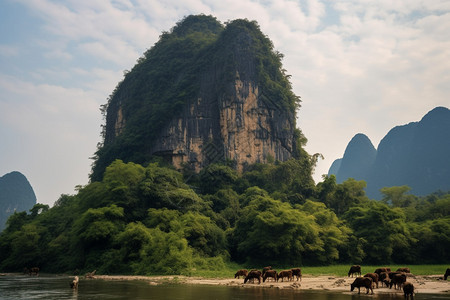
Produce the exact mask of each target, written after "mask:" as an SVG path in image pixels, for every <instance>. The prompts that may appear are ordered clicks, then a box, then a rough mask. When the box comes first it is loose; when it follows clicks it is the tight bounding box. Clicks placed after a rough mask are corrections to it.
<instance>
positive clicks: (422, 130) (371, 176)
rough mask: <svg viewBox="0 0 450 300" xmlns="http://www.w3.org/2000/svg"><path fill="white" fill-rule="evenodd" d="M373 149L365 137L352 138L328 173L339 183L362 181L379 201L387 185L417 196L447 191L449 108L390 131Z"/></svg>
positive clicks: (438, 109)
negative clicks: (381, 192)
mask: <svg viewBox="0 0 450 300" xmlns="http://www.w3.org/2000/svg"><path fill="white" fill-rule="evenodd" d="M372 148H373V145H372V143H371V142H370V140H369V138H368V137H367V136H365V135H364V134H357V135H355V136H354V137H353V138H352V140H351V141H350V142H349V144H348V146H347V148H346V150H345V153H344V157H343V158H342V159H340V160H341V162H340V166H339V163H338V164H335V163H333V165H332V166H331V167H330V171H329V174H335V175H336V179H337V181H338V182H339V183H340V182H342V181H345V180H346V179H348V178H354V179H357V180H365V181H366V182H367V189H366V192H367V195H368V196H369V197H371V198H375V199H380V197H381V195H380V192H379V190H380V189H381V188H383V187H390V186H400V185H408V186H410V187H411V193H413V194H416V195H426V194H430V193H433V192H435V191H438V190H439V189H440V190H443V191H446V190H450V182H449V181H448V178H450V110H449V109H448V108H446V107H436V108H434V109H432V110H431V111H429V112H428V113H427V114H426V115H425V116H424V117H423V118H422V119H421V120H420V121H419V122H411V123H408V124H406V125H399V126H396V127H394V128H392V129H391V130H390V131H389V132H388V133H387V134H386V136H385V137H384V138H383V139H382V140H381V141H380V144H379V146H378V149H377V150H375V148H373V149H372ZM372 155H373V156H372ZM331 171H333V173H332V172H331Z"/></svg>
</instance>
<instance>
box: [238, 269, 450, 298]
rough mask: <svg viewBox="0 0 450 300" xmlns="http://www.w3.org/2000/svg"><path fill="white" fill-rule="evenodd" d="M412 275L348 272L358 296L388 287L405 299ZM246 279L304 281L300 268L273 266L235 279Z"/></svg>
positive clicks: (407, 271)
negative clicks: (286, 268) (398, 291)
mask: <svg viewBox="0 0 450 300" xmlns="http://www.w3.org/2000/svg"><path fill="white" fill-rule="evenodd" d="M409 274H411V270H410V269H409V268H398V269H397V271H391V269H390V268H377V269H376V270H375V271H374V272H373V273H367V274H365V275H364V276H361V266H360V265H354V266H351V267H350V270H349V271H348V277H350V276H351V277H353V276H355V277H356V278H355V281H354V282H353V283H352V284H351V285H350V291H353V290H354V289H355V288H358V294H359V293H360V292H361V288H366V290H367V292H366V294H368V293H369V291H371V292H372V294H373V289H374V288H375V287H376V288H378V287H379V284H381V287H383V285H385V286H386V287H389V288H392V287H394V288H395V289H403V293H404V295H405V298H409V297H411V299H413V297H414V285H413V284H412V283H411V282H408V281H406V279H407V277H408V275H409ZM241 276H242V277H244V283H247V282H250V281H251V282H254V281H255V280H258V283H261V279H262V280H263V282H265V281H266V280H269V279H272V280H273V281H279V280H280V279H281V281H284V280H285V279H286V280H288V281H291V280H294V279H295V278H297V281H298V280H302V270H301V269H300V268H293V269H290V270H283V271H280V272H278V273H277V271H275V270H272V267H271V266H268V267H264V268H263V270H262V271H259V270H251V271H250V272H249V271H247V270H245V269H242V270H239V271H237V272H236V274H235V275H234V278H240V277H241ZM448 276H450V268H448V269H447V270H446V272H445V274H444V280H447V277H448Z"/></svg>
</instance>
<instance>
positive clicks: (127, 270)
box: [0, 160, 450, 275]
mask: <svg viewBox="0 0 450 300" xmlns="http://www.w3.org/2000/svg"><path fill="white" fill-rule="evenodd" d="M300 170H301V162H300V161H297V160H290V161H287V162H275V163H273V164H266V165H255V166H252V168H249V171H247V172H244V173H243V174H238V173H237V172H236V171H235V170H234V169H233V168H231V167H229V166H227V165H211V166H210V167H209V168H208V169H205V170H204V172H201V173H200V174H197V175H192V174H187V173H186V174H182V173H180V172H178V171H176V170H173V169H171V168H168V167H162V166H160V165H158V164H157V163H151V164H149V165H147V166H142V165H139V164H135V163H124V162H122V161H120V160H117V161H115V162H113V163H112V164H111V165H110V166H109V167H108V168H107V169H106V172H105V175H104V178H103V180H102V181H99V182H92V183H90V184H88V185H86V186H84V187H81V188H80V189H79V191H78V193H77V194H75V195H62V196H61V197H60V199H59V200H58V201H57V202H56V203H55V205H54V206H53V207H52V208H48V206H45V205H42V204H38V205H36V206H35V207H34V208H33V209H32V210H31V211H30V213H28V214H27V213H25V212H22V213H15V214H14V215H12V217H11V218H10V219H9V220H8V227H7V228H6V229H5V230H4V231H3V232H2V233H1V235H0V270H2V271H17V270H21V269H22V268H23V267H24V266H32V265H37V266H40V267H41V268H42V269H43V270H46V271H48V272H63V271H73V270H76V269H79V270H93V269H97V271H98V272H101V273H123V274H184V275H190V274H193V272H194V273H196V272H200V271H201V270H203V271H208V272H220V270H226V269H227V267H226V266H227V265H229V264H230V263H232V262H234V263H235V264H240V265H249V266H258V267H259V266H263V265H267V264H270V265H272V266H276V265H279V266H289V265H295V266H314V265H318V266H320V265H331V264H338V263H348V264H350V263H352V264H353V263H360V264H373V265H376V264H382V265H385V264H394V263H395V264H414V263H416V262H418V261H420V262H424V263H448V262H449V261H450V257H449V252H448V251H447V249H448V248H449V246H450V222H449V221H450V215H449V208H450V194H444V193H442V194H433V195H429V196H427V197H420V198H418V197H415V196H413V195H409V194H408V193H407V192H408V188H407V187H391V188H386V189H383V193H384V195H385V198H384V200H383V201H375V200H369V199H368V198H367V197H366V196H365V194H364V182H360V181H355V180H351V179H350V180H348V181H345V182H344V183H342V184H336V181H335V178H334V176H331V177H325V178H324V181H323V182H321V183H319V184H317V185H314V184H312V183H311V182H309V180H306V181H307V182H306V183H305V182H304V180H305V178H302V176H301V175H302V172H301V171H300ZM192 176H194V178H193V177H192ZM195 176H196V177H195ZM208 177H209V180H208ZM306 179H308V178H306ZM187 180H188V182H189V184H190V185H188V184H187V183H186V181H187ZM211 182H214V185H213V186H211Z"/></svg>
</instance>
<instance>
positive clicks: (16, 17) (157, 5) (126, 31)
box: [0, 0, 450, 205]
mask: <svg viewBox="0 0 450 300" xmlns="http://www.w3.org/2000/svg"><path fill="white" fill-rule="evenodd" d="M200 13H203V14H207V15H209V14H211V15H213V16H215V17H217V19H218V20H219V21H221V22H226V21H228V20H233V19H237V18H247V19H249V20H256V21H257V22H258V23H259V25H260V27H261V29H262V31H263V32H264V33H265V34H266V35H268V36H269V38H270V39H271V40H272V41H273V43H274V45H275V48H276V50H278V51H280V52H281V53H283V54H284V55H285V58H284V60H283V64H284V68H285V69H286V70H287V73H288V74H290V75H292V78H291V81H292V84H293V87H294V91H295V93H296V94H297V95H299V96H301V98H302V107H301V109H300V110H299V112H298V126H299V127H300V128H301V129H302V131H303V132H304V134H305V135H306V137H307V138H308V145H307V147H306V149H307V151H308V152H309V153H310V154H314V153H317V152H319V153H322V154H323V155H324V157H325V159H324V160H321V161H319V163H318V166H317V169H316V173H315V175H314V177H315V179H316V182H317V181H320V180H321V175H322V174H325V173H327V172H328V168H329V167H330V165H331V163H332V162H333V161H334V160H335V159H336V158H340V157H342V155H343V153H344V151H345V147H346V146H347V143H348V142H349V141H350V139H351V138H352V137H353V136H354V135H355V134H357V133H359V132H361V133H364V134H366V135H367V136H368V137H369V138H370V139H371V141H372V143H373V144H374V146H375V147H377V146H378V143H379V142H380V140H381V139H382V138H383V137H384V136H385V135H386V134H387V132H388V131H389V130H390V129H391V128H392V127H394V126H397V125H403V124H407V123H409V122H412V121H419V120H420V119H421V118H422V117H423V116H424V115H425V114H426V113H427V112H428V111H430V110H431V109H433V108H434V107H436V106H446V107H450V97H449V96H450V1H449V0H395V1H392V0H376V1H374V0H359V1H358V0H343V1H339V0H334V1H333V0H329V1H327V0H296V1H289V0H273V1H270V0H261V1H256V0H220V1H216V0H183V1H179V0H164V1H162V0H159V1H158V0H1V1H0V176H2V175H4V174H6V173H9V172H11V171H20V172H22V173H23V174H24V175H25V176H26V177H27V178H28V180H29V181H30V183H31V185H32V186H33V188H34V190H35V193H36V196H37V198H38V202H40V203H45V204H49V205H53V203H54V202H55V201H56V200H57V199H58V198H59V196H60V195H61V194H74V193H75V190H74V189H75V187H76V186H77V185H85V184H87V183H88V174H89V172H90V167H91V163H92V161H91V160H90V157H91V156H92V155H93V154H94V152H95V150H96V147H97V143H98V142H100V125H101V124H102V123H103V122H104V121H103V120H102V116H101V113H100V110H99V107H100V105H102V104H105V103H106V101H107V97H108V96H109V95H110V94H111V92H112V91H113V89H114V88H115V86H116V84H117V83H118V82H119V81H120V80H121V79H122V78H123V72H124V71H125V70H130V69H131V68H132V67H133V65H134V64H135V63H136V60H137V59H138V58H139V57H140V56H141V55H142V54H143V53H144V52H145V51H146V50H147V49H149V48H151V47H152V45H153V44H154V43H155V42H156V41H157V40H158V37H159V35H160V34H161V32H162V31H168V30H170V28H172V27H173V26H174V25H175V23H176V22H177V21H179V20H181V19H182V18H183V17H184V16H187V15H190V14H200Z"/></svg>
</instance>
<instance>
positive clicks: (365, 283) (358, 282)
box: [350, 277, 373, 294]
mask: <svg viewBox="0 0 450 300" xmlns="http://www.w3.org/2000/svg"><path fill="white" fill-rule="evenodd" d="M372 285H373V281H372V278H370V277H357V278H355V281H353V283H352V284H351V285H350V287H351V288H350V291H351V292H353V290H354V289H355V287H357V288H358V294H360V293H361V288H362V287H365V288H366V290H367V292H366V294H368V293H369V290H371V291H372V294H373V288H372Z"/></svg>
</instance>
